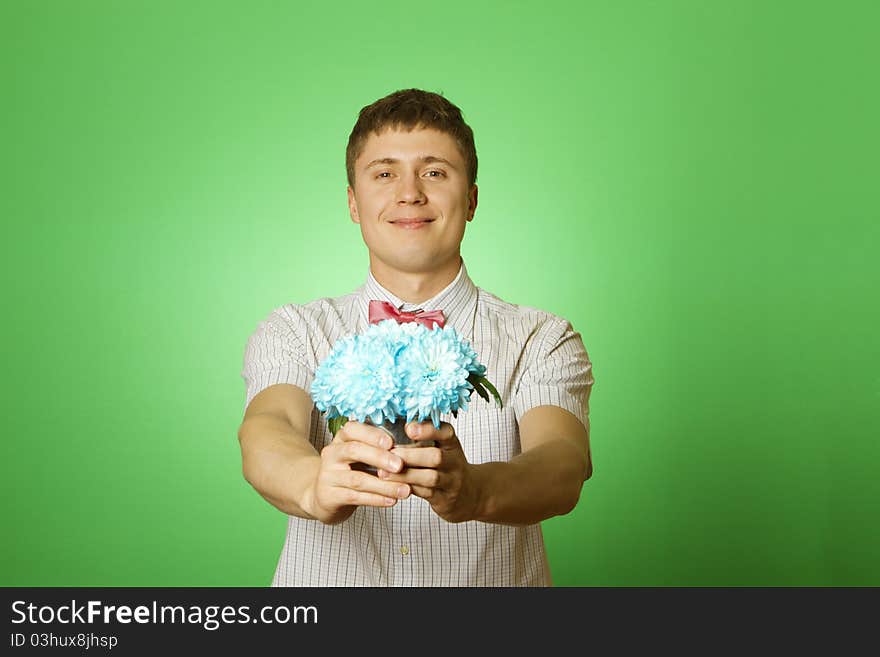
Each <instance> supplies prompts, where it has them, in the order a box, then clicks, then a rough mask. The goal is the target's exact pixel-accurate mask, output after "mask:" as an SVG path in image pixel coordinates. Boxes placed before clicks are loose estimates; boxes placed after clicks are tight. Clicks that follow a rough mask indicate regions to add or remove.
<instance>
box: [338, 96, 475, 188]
mask: <svg viewBox="0 0 880 657" xmlns="http://www.w3.org/2000/svg"><path fill="white" fill-rule="evenodd" d="M386 128H394V129H398V130H399V129H402V130H406V131H410V130H413V129H415V128H433V129H434V130H439V131H440V132H445V133H446V134H448V135H449V136H450V137H452V138H453V139H454V140H455V143H456V144H458V148H459V150H460V151H461V154H462V156H463V157H464V162H465V166H466V167H467V176H468V182H469V186H472V185H473V184H474V183H475V182H476V181H477V149H476V148H475V147H474V132H473V130H471V128H470V126H469V125H468V124H467V123H465V122H464V119H463V118H462V116H461V110H460V109H459V108H458V107H456V106H455V105H453V104H452V103H451V102H449V101H448V100H447V99H446V98H444V97H443V96H441V95H440V94H435V93H433V92H430V91H422V90H421V89H401V90H399V91H395V92H394V93H392V94H388V95H387V96H385V97H384V98H380V99H379V100H377V101H376V102H375V103H373V104H372V105H367V106H366V107H364V108H362V109H361V111H360V114H359V115H358V120H357V123H355V124H354V128H353V129H352V131H351V135H349V137H348V147H347V148H346V149H345V169H346V173H347V174H348V184H349V185H351V187H354V163H355V162H356V161H357V159H358V157H359V156H360V154H361V153H362V152H363V150H364V144H366V142H367V139H368V138H369V136H370V134H371V133H375V134H380V133H382V132H383V131H384V130H385V129H386Z"/></svg>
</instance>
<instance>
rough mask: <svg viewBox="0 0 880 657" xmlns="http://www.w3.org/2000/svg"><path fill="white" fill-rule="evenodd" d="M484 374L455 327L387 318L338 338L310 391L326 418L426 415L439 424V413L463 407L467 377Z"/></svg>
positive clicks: (378, 418)
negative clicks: (427, 325) (365, 328)
mask: <svg viewBox="0 0 880 657" xmlns="http://www.w3.org/2000/svg"><path fill="white" fill-rule="evenodd" d="M485 373H486V367H485V366H484V365H481V364H480V362H479V360H478V359H477V354H476V353H475V352H474V350H473V348H472V347H471V345H470V344H469V343H468V342H467V341H466V340H463V339H461V338H460V337H459V336H458V334H457V333H456V332H455V329H454V328H452V327H445V328H442V329H441V328H438V327H436V326H434V327H432V328H431V329H428V328H426V327H425V326H423V325H422V324H419V323H417V322H406V323H403V324H398V323H397V322H396V321H394V320H393V319H388V320H384V321H382V322H378V323H376V324H371V325H370V326H369V327H368V328H367V330H366V331H365V332H364V333H363V334H360V335H353V336H346V337H344V338H341V339H340V340H339V341H338V342H337V343H336V344H335V345H334V347H333V350H332V351H331V353H330V355H328V356H327V358H325V359H324V361H323V362H322V363H321V365H320V367H319V368H318V371H317V372H316V373H315V379H314V381H313V383H312V386H311V394H312V398H313V399H314V401H315V406H316V407H317V408H318V410H319V411H322V412H326V414H327V419H328V420H332V419H334V418H338V417H346V418H355V419H357V420H358V421H360V422H365V421H367V418H369V421H371V422H373V423H376V424H381V423H382V422H383V421H384V420H390V421H394V420H396V419H397V418H398V417H405V418H406V421H407V422H410V421H412V420H419V421H424V420H427V419H428V418H430V419H431V421H432V422H433V424H434V426H435V427H437V428H439V427H440V414H441V413H457V412H458V411H459V410H467V407H468V401H469V400H470V396H471V393H472V392H473V390H474V385H472V384H471V381H470V380H469V378H470V379H471V380H473V381H476V379H477V378H479V377H482V376H483V375H484V374H485Z"/></svg>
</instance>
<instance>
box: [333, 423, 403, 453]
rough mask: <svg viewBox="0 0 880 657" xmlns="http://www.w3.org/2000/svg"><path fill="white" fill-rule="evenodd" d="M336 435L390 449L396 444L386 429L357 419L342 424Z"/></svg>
mask: <svg viewBox="0 0 880 657" xmlns="http://www.w3.org/2000/svg"><path fill="white" fill-rule="evenodd" d="M336 437H337V438H339V439H340V440H342V441H349V440H359V441H360V442H362V443H367V444H368V445H375V446H376V447H381V448H382V449H390V448H391V446H392V445H393V444H394V441H393V440H392V439H391V436H390V435H389V434H388V432H387V431H385V429H382V428H381V427H374V426H373V425H371V424H365V423H363V422H357V421H355V420H349V421H348V422H346V423H345V424H344V425H342V429H340V430H339V431H338V432H337V433H336Z"/></svg>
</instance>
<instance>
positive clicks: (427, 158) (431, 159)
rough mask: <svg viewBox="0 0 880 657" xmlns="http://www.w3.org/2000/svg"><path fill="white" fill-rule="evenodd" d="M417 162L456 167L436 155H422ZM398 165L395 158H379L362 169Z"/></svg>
mask: <svg viewBox="0 0 880 657" xmlns="http://www.w3.org/2000/svg"><path fill="white" fill-rule="evenodd" d="M418 161H419V162H422V163H423V164H433V163H435V162H440V163H442V164H445V165H447V166H449V167H451V168H453V169H455V168H456V166H455V165H454V164H453V163H452V162H450V161H449V160H447V159H446V158H443V157H438V156H436V155H423V156H422V157H420V158H419V159H418ZM399 163H400V160H398V159H397V158H394V157H382V158H379V159H377V160H373V161H372V162H370V163H369V164H367V165H366V166H365V167H364V169H369V168H370V167H374V166H378V165H380V164H399Z"/></svg>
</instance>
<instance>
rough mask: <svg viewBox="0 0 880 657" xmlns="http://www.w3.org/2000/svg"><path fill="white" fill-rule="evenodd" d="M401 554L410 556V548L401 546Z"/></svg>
mask: <svg viewBox="0 0 880 657" xmlns="http://www.w3.org/2000/svg"><path fill="white" fill-rule="evenodd" d="M400 553H401V554H402V555H403V556H406V555H408V554H409V548H408V547H406V546H405V545H401V546H400Z"/></svg>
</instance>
